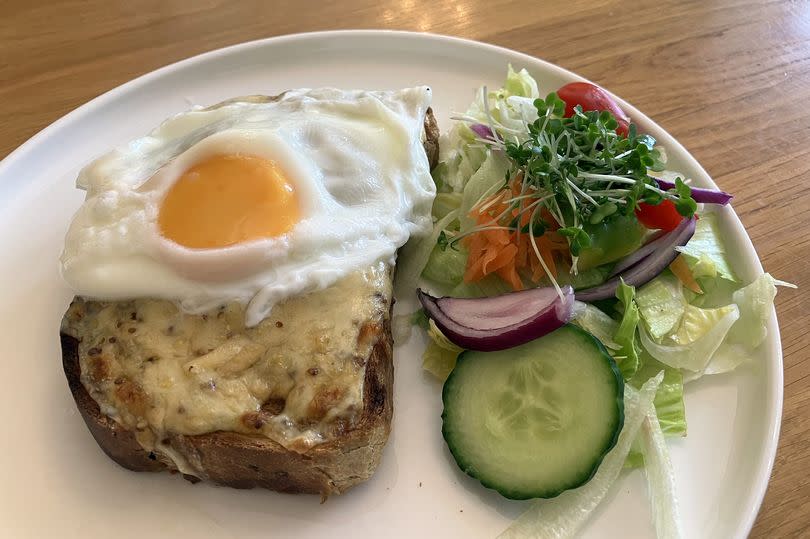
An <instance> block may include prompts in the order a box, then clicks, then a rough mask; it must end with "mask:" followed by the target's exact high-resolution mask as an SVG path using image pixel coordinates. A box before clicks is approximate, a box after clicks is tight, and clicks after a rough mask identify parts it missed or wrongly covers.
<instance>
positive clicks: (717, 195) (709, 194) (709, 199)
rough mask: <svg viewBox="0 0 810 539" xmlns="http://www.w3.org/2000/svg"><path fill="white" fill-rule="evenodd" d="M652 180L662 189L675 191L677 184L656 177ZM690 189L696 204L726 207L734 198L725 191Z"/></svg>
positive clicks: (700, 188)
mask: <svg viewBox="0 0 810 539" xmlns="http://www.w3.org/2000/svg"><path fill="white" fill-rule="evenodd" d="M650 178H652V179H654V180H655V182H656V183H657V184H658V187H660V188H661V189H664V190H669V189H675V182H671V181H669V180H665V179H663V178H658V177H656V176H650ZM690 189H691V190H692V198H693V199H695V202H702V203H704V204H720V205H721V206H725V205H726V204H728V203H729V202H731V199H732V198H734V195H731V194H729V193H726V192H725V191H715V190H714V189H703V188H702V187H691V186H690Z"/></svg>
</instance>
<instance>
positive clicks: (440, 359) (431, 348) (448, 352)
mask: <svg viewBox="0 0 810 539" xmlns="http://www.w3.org/2000/svg"><path fill="white" fill-rule="evenodd" d="M428 324H429V327H428V330H427V333H428V336H429V337H430V342H429V343H428V345H427V348H425V352H424V354H422V368H423V369H425V370H426V371H428V372H429V373H430V374H432V375H433V376H435V377H436V378H438V379H439V380H440V381H441V382H444V381H445V380H447V377H448V376H450V373H451V372H452V371H453V368H455V366H456V359H458V355H459V354H460V353H461V352H462V351H463V348H460V347H459V346H456V345H455V344H453V343H452V342H450V340H449V339H448V338H447V337H445V336H444V334H443V333H442V332H441V330H440V329H439V328H438V327H436V324H435V323H434V322H433V320H430V321H429V322H428Z"/></svg>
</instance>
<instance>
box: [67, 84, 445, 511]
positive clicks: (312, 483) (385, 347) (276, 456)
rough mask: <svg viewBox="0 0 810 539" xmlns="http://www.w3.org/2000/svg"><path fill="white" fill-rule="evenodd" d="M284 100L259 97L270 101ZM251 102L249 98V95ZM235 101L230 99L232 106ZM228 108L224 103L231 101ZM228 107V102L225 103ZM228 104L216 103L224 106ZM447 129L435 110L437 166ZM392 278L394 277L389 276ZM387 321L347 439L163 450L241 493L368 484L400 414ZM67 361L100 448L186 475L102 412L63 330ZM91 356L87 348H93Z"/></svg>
mask: <svg viewBox="0 0 810 539" xmlns="http://www.w3.org/2000/svg"><path fill="white" fill-rule="evenodd" d="M278 97H279V96H273V97H265V96H252V97H250V98H247V99H249V100H254V101H269V100H275V99H278ZM242 99H245V98H242ZM226 103H227V102H226ZM223 104H224V103H223ZM220 105H222V104H220ZM220 105H215V107H216V106H220ZM438 136H439V130H438V126H437V124H436V121H435V118H434V117H433V114H432V111H431V110H430V109H428V111H427V115H426V118H425V133H424V139H423V143H424V146H425V151H426V154H427V156H428V160H429V162H430V166H431V168H433V167H434V166H435V165H436V162H437V160H438ZM388 275H389V279H390V277H391V275H392V272H390V271H389V273H388ZM387 305H388V310H387V312H386V315H385V316H384V317H382V320H381V322H382V323H375V324H370V325H369V326H368V328H369V329H368V331H365V329H364V331H365V333H364V334H363V338H364V339H367V340H368V342H370V343H373V346H371V348H370V350H371V351H370V353H369V354H368V356H367V357H364V358H358V359H359V360H361V361H362V362H363V363H364V364H365V371H364V376H363V380H364V383H363V388H362V399H363V407H362V412H361V413H360V414H359V417H358V419H357V420H356V421H354V422H353V424H351V426H349V427H348V428H346V429H343V430H341V431H340V432H339V435H335V436H332V437H330V438H328V439H327V441H325V442H323V443H319V444H316V445H313V446H312V447H309V448H306V449H304V450H300V449H299V450H296V451H293V450H290V449H288V448H286V447H285V446H283V445H281V444H280V443H277V442H276V441H274V440H273V439H271V438H269V437H267V436H264V435H262V434H246V433H244V432H231V431H227V432H226V431H216V432H209V433H204V434H195V435H183V434H176V433H172V432H170V431H167V432H166V436H165V439H163V440H161V441H160V442H161V444H162V445H163V447H165V448H168V449H170V450H171V452H173V453H174V454H175V455H177V456H179V457H180V458H181V459H184V460H185V461H187V462H190V463H192V464H193V468H194V470H195V474H194V475H186V474H184V477H186V479H188V480H190V481H191V482H197V481H199V480H207V481H211V482H213V483H216V484H219V485H223V486H229V487H234V488H253V487H262V488H268V489H272V490H277V491H280V492H289V493H313V494H320V495H321V497H322V498H325V497H327V496H329V495H330V494H336V493H338V494H339V493H341V492H344V491H345V490H346V489H348V488H349V487H351V486H353V485H355V484H357V483H360V482H363V481H365V480H367V479H368V478H369V477H371V475H372V474H373V473H374V471H375V469H376V468H377V466H378V464H379V462H380V458H381V455H382V450H383V447H384V445H385V443H386V441H387V439H388V434H389V431H390V425H391V417H392V413H393V407H392V399H393V370H394V367H393V362H392V338H391V329H390V307H391V306H392V305H393V301H392V300H390V298H389V300H388V303H387ZM60 337H61V344H62V363H63V368H64V371H65V375H66V377H67V380H68V385H69V387H70V391H71V393H72V395H73V398H74V399H75V401H76V405H77V407H78V409H79V411H80V413H81V415H82V417H83V418H84V420H85V423H86V424H87V427H88V428H89V430H90V432H91V433H92V435H93V437H94V438H95V440H96V442H97V443H98V444H99V446H100V447H101V448H102V449H103V450H104V452H105V453H107V455H108V456H109V457H110V458H112V459H113V460H114V461H115V462H117V463H118V464H120V465H121V466H123V467H124V468H127V469H129V470H133V471H144V472H146V471H148V472H159V471H172V472H179V471H180V470H178V465H177V459H174V458H170V457H169V456H167V455H165V454H163V453H162V452H161V451H150V450H146V449H144V447H143V445H142V444H141V442H139V441H138V439H136V435H135V433H134V432H133V431H132V430H129V429H128V428H127V427H125V426H124V424H123V423H122V422H119V421H116V420H115V419H113V418H111V417H110V416H108V415H106V414H105V413H104V412H102V409H101V407H100V406H99V403H98V402H97V401H96V399H95V398H94V397H93V396H91V394H90V393H89V392H88V388H87V387H85V384H84V383H83V381H82V377H83V375H88V376H90V377H92V376H93V373H83V372H82V367H81V365H82V362H81V360H80V355H79V354H80V349H81V348H82V347H81V345H80V342H79V340H78V339H77V338H75V337H74V336H71V335H69V334H68V333H65V332H62V333H61V334H60ZM85 353H86V349H85Z"/></svg>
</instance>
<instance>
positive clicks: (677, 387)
mask: <svg viewBox="0 0 810 539" xmlns="http://www.w3.org/2000/svg"><path fill="white" fill-rule="evenodd" d="M641 355H642V362H641V363H642V366H641V368H640V369H639V370H638V372H636V374H635V376H633V378H631V379H630V380H629V383H630V385H632V386H633V387H636V388H640V387H642V386H643V385H644V383H646V382H647V380H649V379H651V378H653V377H655V376H657V375H658V373H660V372H663V373H664V377H663V379H662V380H661V384H660V385H659V386H658V391H657V392H656V394H655V413H656V416H657V417H658V422H659V423H660V424H661V430H662V431H663V432H664V434H665V435H667V436H686V407H685V406H684V402H683V374H682V373H681V371H680V370H679V369H673V368H672V367H668V366H666V365H664V364H663V363H660V362H659V361H656V360H655V359H654V358H652V357H651V356H650V355H649V354H647V353H646V352H644V351H643V350H642V354H641Z"/></svg>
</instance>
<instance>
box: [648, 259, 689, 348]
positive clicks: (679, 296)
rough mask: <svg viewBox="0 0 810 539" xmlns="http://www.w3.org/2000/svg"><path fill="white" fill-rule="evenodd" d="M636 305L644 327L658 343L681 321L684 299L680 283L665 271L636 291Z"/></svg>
mask: <svg viewBox="0 0 810 539" xmlns="http://www.w3.org/2000/svg"><path fill="white" fill-rule="evenodd" d="M636 304H637V305H638V309H639V313H640V314H641V319H642V321H643V323H644V326H645V327H646V328H647V331H648V332H649V333H650V336H651V337H652V338H653V339H655V340H656V341H658V340H660V339H661V337H663V336H664V335H667V334H668V333H669V332H671V331H672V330H673V329H674V328H675V327H676V326H677V325H678V323H679V322H680V321H681V317H682V316H683V312H684V309H685V308H686V298H685V297H684V295H683V286H682V285H681V282H680V281H679V280H678V279H677V278H676V277H675V276H674V275H672V274H671V273H670V272H668V271H667V272H665V273H662V274H661V275H659V276H658V277H656V278H655V279H653V280H652V281H650V282H648V283H647V284H645V285H644V286H642V287H641V288H639V289H638V292H637V293H636Z"/></svg>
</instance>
